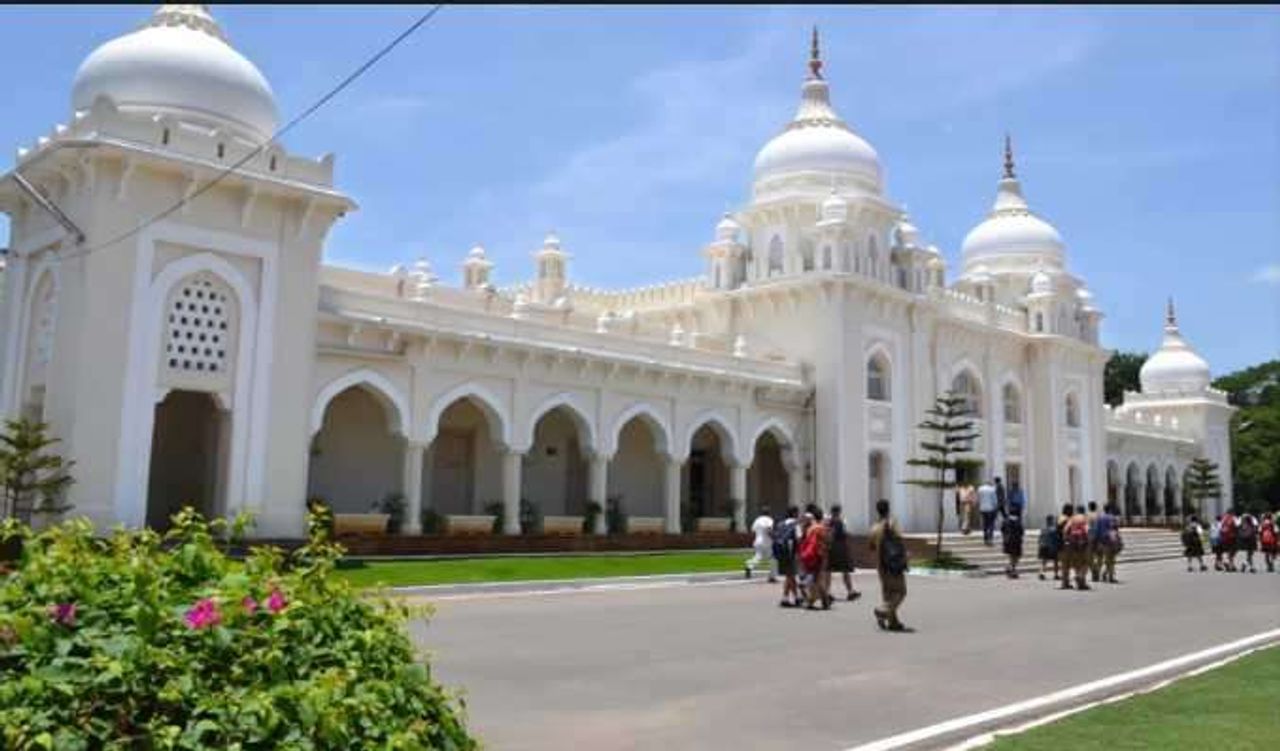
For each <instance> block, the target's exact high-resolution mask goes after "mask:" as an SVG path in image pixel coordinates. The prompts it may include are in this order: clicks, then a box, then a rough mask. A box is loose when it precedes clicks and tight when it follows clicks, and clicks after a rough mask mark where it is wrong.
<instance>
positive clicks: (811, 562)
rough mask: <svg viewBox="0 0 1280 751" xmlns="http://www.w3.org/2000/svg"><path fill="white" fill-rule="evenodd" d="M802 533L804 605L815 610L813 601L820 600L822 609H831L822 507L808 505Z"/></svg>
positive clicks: (801, 561) (825, 533) (801, 579)
mask: <svg viewBox="0 0 1280 751" xmlns="http://www.w3.org/2000/svg"><path fill="white" fill-rule="evenodd" d="M804 521H805V525H804V534H803V536H802V537H801V539H800V569H801V578H800V582H801V586H802V587H803V589H804V600H805V607H806V608H808V609H809V610H817V609H818V608H817V605H815V604H814V603H816V602H819V601H820V602H821V603H822V609H823V610H830V609H831V595H829V594H828V593H827V586H826V585H827V581H826V579H827V577H826V568H827V527H826V525H825V524H823V523H822V509H820V508H818V507H817V506H816V505H814V504H810V505H809V506H808V511H806V512H805V515H804Z"/></svg>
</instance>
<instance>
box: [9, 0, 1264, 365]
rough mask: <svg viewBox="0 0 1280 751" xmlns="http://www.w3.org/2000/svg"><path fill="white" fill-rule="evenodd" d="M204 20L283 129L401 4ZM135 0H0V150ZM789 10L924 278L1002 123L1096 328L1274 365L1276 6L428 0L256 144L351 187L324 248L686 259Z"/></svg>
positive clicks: (374, 253) (770, 79) (698, 262)
mask: <svg viewBox="0 0 1280 751" xmlns="http://www.w3.org/2000/svg"><path fill="white" fill-rule="evenodd" d="M213 11H214V13H215V15H216V17H217V18H218V19H219V21H220V22H221V23H222V25H223V28H224V29H225V30H226V31H227V33H228V34H229V36H230V38H231V40H232V43H233V44H234V45H235V46H236V47H237V48H238V49H240V50H241V51H242V52H243V53H245V54H246V55H247V56H248V57H249V58H250V59H252V60H253V61H254V62H255V63H257V65H258V66H259V67H260V68H261V69H262V70H263V72H264V73H265V74H266V76H267V78H268V79H269V80H270V81H271V83H272V86H273V87H274V89H275V91H276V95H277V98H278V100H279V103H280V108H281V112H282V121H284V120H287V119H289V118H290V117H292V116H293V115H294V114H295V113H297V112H299V111H300V110H302V109H303V108H305V107H306V106H308V105H309V104H311V102H312V101H314V100H315V99H316V98H317V97H318V96H320V95H321V94H322V93H323V92H324V91H326V90H327V89H328V88H329V87H330V86H332V85H333V84H334V83H335V82H336V81H338V80H340V79H341V78H342V77H343V76H344V75H346V74H347V73H348V72H349V71H350V70H351V69H353V68H354V67H355V66H356V65H357V64H359V63H360V62H361V61H363V59H364V58H365V57H367V56H368V55H369V54H371V53H372V52H373V51H374V50H376V49H377V48H378V47H380V46H381V45H382V44H383V43H385V42H386V41H387V40H389V39H390V38H391V37H393V36H394V35H395V34H396V33H398V32H399V31H400V30H401V29H403V28H404V27H405V26H407V25H408V24H409V23H410V22H411V21H412V19H414V18H415V17H416V16H417V15H418V14H419V13H421V12H422V9H421V8H413V7H385V8H384V7H369V6H346V7H328V6H326V7H317V8H303V7H289V6H280V7H271V6H267V7H242V6H221V7H220V6H214V7H213ZM149 12H150V10H149V9H148V8H146V7H142V6H122V7H114V8H102V7H74V6H73V7H65V8H54V7H49V8H36V7H28V8H23V7H9V8H5V9H3V10H0V19H2V20H3V22H0V65H3V66H4V68H5V70H8V71H10V75H9V76H7V77H6V83H5V89H4V91H5V96H4V97H3V102H4V103H5V105H6V106H5V107H4V114H3V116H0V145H4V146H5V147H6V150H5V152H4V156H3V160H2V162H0V166H2V167H3V168H4V169H6V170H7V169H8V168H9V167H10V166H11V165H12V161H13V151H14V149H16V148H17V147H18V146H22V145H29V144H30V143H31V142H32V141H34V140H35V138H36V137H37V136H40V135H44V134H46V133H47V132H48V131H49V130H50V129H51V128H52V126H53V124H54V123H56V122H65V120H66V118H67V116H68V109H69V106H70V105H69V95H70V85H71V80H72V77H73V75H74V73H75V69H76V67H77V66H78V65H79V63H80V60H81V59H83V57H84V56H85V55H87V54H88V53H89V52H90V51H91V50H92V49H93V48H94V47H95V46H96V45H98V44H100V43H102V42H104V41H106V40H108V39H110V38H112V37H113V36H116V35H118V34H120V33H123V32H125V31H126V30H128V29H130V28H132V27H133V26H134V25H135V24H137V23H139V22H140V21H141V20H142V19H143V18H145V17H146V16H147V15H148V14H149ZM813 23H817V24H819V25H820V27H821V29H822V34H823V39H824V53H825V54H824V57H825V58H826V61H827V62H826V68H825V72H826V74H827V78H828V79H829V80H830V81H831V84H832V91H833V98H834V101H835V104H836V106H837V108H838V109H839V111H840V112H841V114H842V115H843V116H844V117H845V118H846V120H848V122H849V123H850V124H851V125H852V126H853V127H854V129H855V130H857V131H858V132H859V133H860V134H861V135H862V136H863V137H864V138H866V139H867V140H868V141H869V142H870V143H871V144H872V145H873V146H875V148H876V149H877V150H878V151H879V153H880V157H881V161H882V163H883V165H884V168H885V173H886V180H887V188H888V193H889V195H890V197H891V198H893V199H895V200H897V201H900V202H902V203H904V204H906V205H907V206H908V208H909V209H910V212H911V214H912V217H913V220H914V221H915V223H916V225H917V226H919V227H920V229H921V231H922V233H923V235H924V237H925V239H926V240H927V241H928V242H931V243H935V244H937V245H938V246H939V247H940V248H941V249H942V251H943V253H944V254H945V255H946V256H947V259H948V264H949V268H950V269H951V270H952V271H954V270H956V269H958V268H959V257H958V253H959V246H960V241H961V240H962V239H963V237H964V235H965V233H966V232H967V231H968V230H969V229H970V228H971V227H972V226H974V225H975V224H976V223H977V222H978V221H980V220H981V219H982V217H983V216H984V215H985V213H986V212H987V211H988V209H989V207H990V203H991V200H992V198H993V195H994V191H995V182H996V179H997V178H998V177H999V171H1000V150H1001V145H1002V143H1001V142H1002V138H1003V134H1004V132H1005V131H1006V130H1008V131H1010V132H1012V134H1013V137H1014V143H1015V148H1016V151H1017V161H1018V170H1019V174H1020V177H1022V179H1023V187H1024V190H1025V192H1026V194H1027V197H1028V199H1029V200H1030V202H1031V204H1032V206H1033V208H1034V209H1036V210H1037V211H1038V212H1039V213H1040V214H1041V215H1042V216H1044V217H1046V218H1048V219H1049V220H1050V221H1052V222H1053V223H1054V224H1055V225H1056V226H1057V227H1058V229H1059V230H1060V231H1061V232H1062V234H1063V236H1064V237H1065V238H1066V241H1067V243H1068V249H1069V250H1068V263H1069V266H1070V268H1071V269H1072V270H1073V271H1074V272H1075V273H1077V274H1079V275H1081V276H1083V277H1084V278H1085V279H1086V280H1087V281H1088V283H1089V285H1090V287H1091V288H1092V290H1093V291H1094V293H1095V296H1096V297H1097V300H1098V303H1099V305H1100V307H1101V308H1102V309H1103V311H1104V312H1105V313H1106V319H1105V320H1104V323H1103V340H1104V344H1106V345H1107V346H1110V347H1120V348H1124V349H1148V350H1149V349H1152V348H1154V347H1155V346H1156V345H1157V344H1158V342H1159V336H1160V323H1161V315H1162V310H1163V305H1164V299H1165V297H1166V295H1169V294H1172V295H1173V296H1174V297H1175V299H1176V301H1177V305H1178V310H1179V318H1180V320H1181V323H1182V326H1183V332H1184V333H1185V334H1186V335H1187V337H1188V338H1189V339H1190V340H1191V342H1192V343H1193V344H1194V345H1195V346H1196V347H1197V348H1198V349H1199V350H1200V351H1201V352H1202V353H1203V354H1204V355H1205V356H1206V357H1207V358H1208V359H1209V361H1210V363H1211V364H1212V365H1213V367H1214V371H1215V373H1223V372H1226V371H1228V370H1231V369H1234V368H1238V367H1242V366H1246V365H1250V364H1253V363H1256V362H1259V361H1262V360H1264V359H1269V358H1274V357H1277V356H1280V11H1277V9H1275V8H1266V7H1241V8H1217V7H1200V8H1192V7H1165V8H1155V7H1151V8H1147V7H1129V8H1107V7H1084V8H1072V7H1035V8H996V7H987V8H983V7H973V8H969V7H957V8H934V7H921V6H908V7H874V6H868V7H853V8H843V7H802V6H784V7H742V8H734V7H721V6H710V7H698V6H682V7H621V8H613V7H595V8H592V7H563V8H550V7H545V8H544V7H528V8H525V7H501V8H492V7H448V8H445V9H444V10H443V11H442V12H441V13H440V14H439V15H438V16H437V17H436V18H435V19H434V20H433V21H432V22H431V23H430V24H429V25H427V26H426V27H424V28H423V29H422V30H420V31H419V32H418V34H416V35H415V36H414V37H412V38H411V39H410V40H409V41H408V42H407V43H406V44H404V45H403V46H402V47H400V48H399V49H398V50H396V51H395V52H394V53H393V54H392V55H391V56H390V57H389V58H387V59H385V60H384V61H383V62H382V63H381V64H380V65H379V66H377V67H375V68H374V69H373V70H372V71H371V72H370V73H369V74H368V75H367V76H366V77H364V78H362V79H361V80H360V81H359V82H357V83H356V84H355V85H354V86H353V87H351V88H349V89H348V90H347V91H346V92H344V93H343V94H342V95H341V97H340V98H339V99H337V100H335V101H334V102H332V103H331V104H330V105H329V106H328V107H327V108H326V109H323V110H321V111H320V112H319V113H317V114H316V115H315V116H313V117H312V119H310V120H308V121H307V122H305V123H304V124H303V125H301V126H300V127H299V128H297V129H296V130H295V131H293V132H292V133H291V134H290V135H289V136H288V137H287V138H286V143H287V145H288V147H289V148H290V149H291V150H292V151H294V152H296V153H302V154H308V155H316V156H318V155H320V154H323V153H326V152H330V151H332V152H335V153H336V154H337V157H338V167H337V179H338V183H339V186H340V187H341V188H342V189H344V190H346V191H347V192H348V193H349V194H350V195H352V196H353V197H354V198H355V199H356V200H357V201H358V202H359V203H360V206H361V208H360V210H359V211H358V212H356V213H354V214H352V215H350V216H348V217H347V218H346V219H344V220H343V221H342V222H341V223H340V224H339V225H338V227H337V228H336V229H335V230H334V232H333V233H332V235H331V236H330V239H329V242H328V245H327V249H326V258H327V260H328V261H329V262H334V263H341V264H346V265H354V266H360V267H366V268H373V269H386V268H388V267H390V266H391V265H392V264H394V263H408V262H411V261H412V260H413V259H415V258H417V257H418V256H419V255H425V256H426V257H428V258H429V259H430V260H431V262H432V263H433V265H434V266H435V267H436V269H437V271H438V272H440V273H442V274H443V275H444V276H445V277H446V278H448V279H454V280H456V279H457V277H458V271H457V269H458V265H459V264H460V263H461V261H462V259H463V257H464V255H465V253H466V251H467V250H468V249H469V248H470V247H471V246H472V245H473V244H475V243H483V244H484V245H485V247H486V248H487V249H488V251H489V254H490V257H491V258H492V259H493V260H494V261H495V262H496V263H497V269H496V272H495V274H496V277H495V278H496V280H497V281H498V282H499V283H501V284H505V283H510V282H513V281H517V280H523V279H525V278H527V277H528V276H530V274H531V272H532V263H533V262H532V259H531V257H530V254H531V253H532V252H533V251H534V250H535V249H536V248H537V247H538V245H539V244H540V242H541V239H542V236H543V235H544V234H545V232H546V231H547V230H548V229H555V230H556V231H557V232H558V233H559V234H560V236H561V238H562V240H563V242H564V246H565V248H566V250H568V251H570V252H571V253H572V254H573V260H572V262H571V266H570V274H571V276H572V277H573V278H574V279H575V280H577V281H579V282H581V283H584V284H590V285H597V286H610V287H626V286H636V285H640V284H648V283H654V282H659V281H662V280H665V279H671V278H686V277H690V276H694V275H697V274H699V273H701V271H702V259H701V256H700V249H701V247H702V246H703V244H705V242H707V241H708V240H709V239H710V238H711V235H712V231H713V228H714V225H715V223H716V221H717V220H718V219H719V217H720V214H721V213H722V212H724V211H725V210H726V209H729V208H732V207H736V206H739V205H741V204H742V203H744V202H745V201H746V200H747V198H748V197H749V193H750V174H751V163H752V160H753V159H754V157H755V153H756V151H757V150H758V149H759V148H760V147H761V146H762V145H763V144H764V143H765V141H767V140H768V139H769V138H770V137H771V136H772V135H773V134H774V133H776V132H777V130H778V129H779V128H780V127H781V126H782V125H783V124H784V123H785V122H786V121H787V119H789V118H790V116H791V114H792V112H793V110H794V107H795V103H796V100H797V98H798V95H799V85H800V82H801V80H802V77H803V75H804V63H805V57H806V54H807V44H808V29H809V26H810V25H811V24H813ZM0 229H2V228H0ZM5 234H6V235H7V232H6V233H5Z"/></svg>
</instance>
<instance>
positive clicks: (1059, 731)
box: [988, 647, 1280, 751]
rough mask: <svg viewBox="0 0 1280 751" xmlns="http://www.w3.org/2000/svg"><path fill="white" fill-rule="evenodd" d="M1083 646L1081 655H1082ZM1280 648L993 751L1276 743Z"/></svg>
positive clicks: (1232, 748) (1228, 750) (1235, 749)
mask: <svg viewBox="0 0 1280 751" xmlns="http://www.w3.org/2000/svg"><path fill="white" fill-rule="evenodd" d="M1088 653H1089V650H1088V649H1087V648H1086V649H1084V651H1083V652H1082V655H1083V656H1086V657H1087V655H1088ZM1277 697H1280V647H1272V648H1270V649H1267V650H1264V651H1261V652H1256V653H1254V654H1251V655H1249V656H1247V657H1242V658H1240V659H1239V660H1236V661H1235V662H1232V663H1230V664H1228V665H1226V666H1224V667H1221V668H1218V669H1216V670H1211V671H1209V672H1208V673H1204V674H1203V675H1198V676H1195V677H1192V678H1184V679H1182V680H1180V681H1178V682H1176V683H1174V684H1172V685H1170V686H1167V687H1165V688H1162V689H1160V690H1158V691H1154V692H1152V693H1150V694H1143V695H1140V696H1135V697H1133V698H1131V699H1126V700H1124V701H1121V702H1117V703H1115V704H1108V705H1105V706H1101V707H1097V708H1095V709H1090V710H1086V711H1084V712H1081V713H1079V714H1075V715H1071V716H1070V717H1066V718H1064V719H1062V720H1059V721H1058V722H1054V723H1051V724H1048V725H1044V726H1041V727H1038V728H1035V729H1033V730H1029V731H1027V732H1025V733H1021V734H1019V735H1015V736H1011V737H1009V738H1004V739H1001V740H998V741H996V742H995V743H994V744H992V745H990V746H988V748H991V749H995V750H996V751H1041V750H1043V751H1062V750H1063V749H1084V748H1105V749H1107V751H1122V750H1123V749H1157V748H1158V749H1161V751H1165V750H1167V749H1213V751H1247V750H1248V751H1251V750H1252V749H1276V748H1280V705H1278V704H1277V700H1278V699H1277Z"/></svg>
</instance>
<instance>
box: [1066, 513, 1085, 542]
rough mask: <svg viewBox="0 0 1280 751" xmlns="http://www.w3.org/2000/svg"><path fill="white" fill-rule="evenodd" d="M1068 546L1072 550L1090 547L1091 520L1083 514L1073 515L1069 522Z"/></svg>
mask: <svg viewBox="0 0 1280 751" xmlns="http://www.w3.org/2000/svg"><path fill="white" fill-rule="evenodd" d="M1066 536H1067V547H1069V548H1071V549H1072V550H1084V549H1085V548H1087V547H1089V521H1088V520H1087V519H1085V518H1084V517H1082V516H1073V517H1071V520H1070V521H1068V522H1067V535H1066Z"/></svg>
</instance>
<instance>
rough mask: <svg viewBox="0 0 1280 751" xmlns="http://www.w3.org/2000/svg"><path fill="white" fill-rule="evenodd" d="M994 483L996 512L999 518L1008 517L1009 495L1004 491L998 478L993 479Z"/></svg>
mask: <svg viewBox="0 0 1280 751" xmlns="http://www.w3.org/2000/svg"><path fill="white" fill-rule="evenodd" d="M995 483H996V510H998V511H999V512H1000V516H1002V517H1003V516H1008V515H1009V494H1008V492H1006V491H1005V488H1004V482H1002V481H1001V480H1000V478H999V477H997V478H996V479H995Z"/></svg>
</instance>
